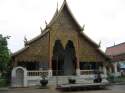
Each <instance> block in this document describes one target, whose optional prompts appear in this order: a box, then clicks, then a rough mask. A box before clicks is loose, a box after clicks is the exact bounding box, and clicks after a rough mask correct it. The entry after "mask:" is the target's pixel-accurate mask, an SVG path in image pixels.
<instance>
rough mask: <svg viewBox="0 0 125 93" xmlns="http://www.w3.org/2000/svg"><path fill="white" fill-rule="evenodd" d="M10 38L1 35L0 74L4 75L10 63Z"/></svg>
mask: <svg viewBox="0 0 125 93" xmlns="http://www.w3.org/2000/svg"><path fill="white" fill-rule="evenodd" d="M9 37H10V36H6V37H3V36H2V35H1V34H0V73H2V74H3V73H4V72H6V70H7V65H8V63H9V61H10V53H9V49H8V47H7V45H8V43H7V39H9Z"/></svg>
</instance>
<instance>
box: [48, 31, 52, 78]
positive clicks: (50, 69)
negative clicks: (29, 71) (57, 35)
mask: <svg viewBox="0 0 125 93" xmlns="http://www.w3.org/2000/svg"><path fill="white" fill-rule="evenodd" d="M48 45H49V49H48V50H49V51H48V52H49V63H48V64H49V70H48V75H49V76H52V55H51V39H50V32H49V44H48Z"/></svg>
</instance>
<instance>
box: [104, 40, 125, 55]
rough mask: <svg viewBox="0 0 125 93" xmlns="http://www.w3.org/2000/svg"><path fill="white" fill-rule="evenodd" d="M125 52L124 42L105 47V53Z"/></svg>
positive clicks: (116, 53)
mask: <svg viewBox="0 0 125 93" xmlns="http://www.w3.org/2000/svg"><path fill="white" fill-rule="evenodd" d="M123 53H125V42H124V43H120V44H118V45H114V46H111V47H108V48H107V49H106V55H110V56H113V55H119V54H123Z"/></svg>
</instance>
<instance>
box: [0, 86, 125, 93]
mask: <svg viewBox="0 0 125 93" xmlns="http://www.w3.org/2000/svg"><path fill="white" fill-rule="evenodd" d="M0 93H61V91H57V90H55V88H54V87H50V88H49V89H38V88H36V87H30V88H9V89H8V90H0ZM62 93H63V92H62ZM64 93H125V85H114V86H111V87H109V88H108V89H106V90H84V91H75V92H74V91H72V92H64Z"/></svg>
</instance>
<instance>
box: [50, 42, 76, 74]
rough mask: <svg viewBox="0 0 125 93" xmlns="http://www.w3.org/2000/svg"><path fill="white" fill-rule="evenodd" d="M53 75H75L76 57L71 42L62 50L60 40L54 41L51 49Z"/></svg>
mask: <svg viewBox="0 0 125 93" xmlns="http://www.w3.org/2000/svg"><path fill="white" fill-rule="evenodd" d="M52 70H53V75H54V76H55V75H75V72H76V56H75V47H74V45H73V42H72V41H71V40H68V42H67V44H66V47H65V49H64V47H63V45H62V43H61V40H56V41H55V45H54V47H53V57H52Z"/></svg>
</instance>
